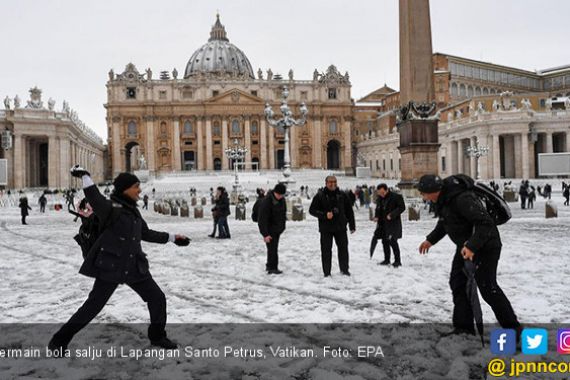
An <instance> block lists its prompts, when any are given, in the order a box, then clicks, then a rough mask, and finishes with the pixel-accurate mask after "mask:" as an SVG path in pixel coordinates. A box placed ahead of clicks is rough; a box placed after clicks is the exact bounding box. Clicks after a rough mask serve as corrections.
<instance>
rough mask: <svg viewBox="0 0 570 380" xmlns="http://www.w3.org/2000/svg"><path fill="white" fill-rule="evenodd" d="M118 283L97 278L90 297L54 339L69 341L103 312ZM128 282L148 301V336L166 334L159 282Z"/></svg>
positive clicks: (149, 279) (164, 308)
mask: <svg viewBox="0 0 570 380" xmlns="http://www.w3.org/2000/svg"><path fill="white" fill-rule="evenodd" d="M118 285H119V284H117V283H114V282H109V281H104V280H101V279H96V280H95V283H94V284H93V289H91V292H90V293H89V297H87V300H86V301H85V302H84V303H83V305H82V306H81V307H80V308H79V309H78V310H77V311H76V312H75V314H73V315H72V316H71V318H70V319H69V321H67V322H66V323H65V324H64V325H63V326H62V327H61V329H59V331H58V332H57V333H56V334H55V335H54V341H56V342H58V343H59V344H67V343H69V342H70V341H71V339H73V336H74V335H75V334H77V333H78V332H79V331H80V330H81V329H82V328H84V327H85V326H87V324H88V323H89V322H91V320H93V318H95V317H96V316H97V314H99V312H100V311H101V310H102V309H103V307H104V306H105V305H106V304H107V301H109V298H111V295H113V292H114V291H115V289H117V286H118ZM127 285H128V286H129V287H130V288H131V289H133V290H134V291H135V292H137V294H138V295H139V296H140V297H141V298H142V299H143V301H145V302H146V303H147V304H148V311H149V312H150V326H149V328H148V337H149V338H150V340H158V339H160V338H162V337H165V336H166V331H165V326H166V297H165V296H164V293H163V292H162V290H160V287H159V286H158V284H157V283H156V282H155V281H154V279H153V278H152V277H150V278H148V279H146V280H144V281H140V282H135V283H132V284H127Z"/></svg>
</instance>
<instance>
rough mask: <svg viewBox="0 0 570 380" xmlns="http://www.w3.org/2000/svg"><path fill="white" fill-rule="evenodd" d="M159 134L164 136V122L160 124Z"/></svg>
mask: <svg viewBox="0 0 570 380" xmlns="http://www.w3.org/2000/svg"><path fill="white" fill-rule="evenodd" d="M160 134H161V135H165V134H166V123H165V122H164V121H163V122H162V123H160Z"/></svg>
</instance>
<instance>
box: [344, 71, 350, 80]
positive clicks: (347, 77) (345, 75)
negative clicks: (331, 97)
mask: <svg viewBox="0 0 570 380" xmlns="http://www.w3.org/2000/svg"><path fill="white" fill-rule="evenodd" d="M344 80H345V81H347V82H349V81H350V76H349V75H348V71H346V72H345V73H344Z"/></svg>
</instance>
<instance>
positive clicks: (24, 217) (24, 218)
mask: <svg viewBox="0 0 570 380" xmlns="http://www.w3.org/2000/svg"><path fill="white" fill-rule="evenodd" d="M26 216H27V215H22V224H26Z"/></svg>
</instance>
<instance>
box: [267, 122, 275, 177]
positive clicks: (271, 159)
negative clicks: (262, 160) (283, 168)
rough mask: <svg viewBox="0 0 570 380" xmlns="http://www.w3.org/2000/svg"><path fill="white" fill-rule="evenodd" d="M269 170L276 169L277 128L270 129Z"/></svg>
mask: <svg viewBox="0 0 570 380" xmlns="http://www.w3.org/2000/svg"><path fill="white" fill-rule="evenodd" d="M268 132H269V133H268V135H269V152H268V153H267V154H268V155H269V169H275V128H274V127H269V129H268Z"/></svg>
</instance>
